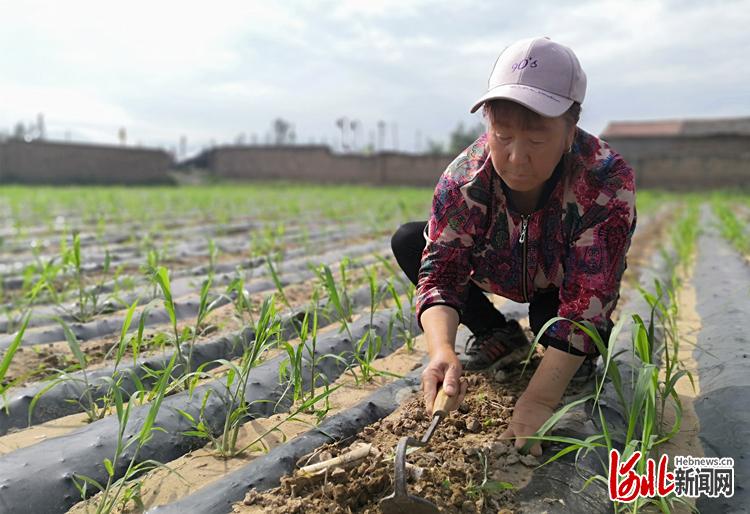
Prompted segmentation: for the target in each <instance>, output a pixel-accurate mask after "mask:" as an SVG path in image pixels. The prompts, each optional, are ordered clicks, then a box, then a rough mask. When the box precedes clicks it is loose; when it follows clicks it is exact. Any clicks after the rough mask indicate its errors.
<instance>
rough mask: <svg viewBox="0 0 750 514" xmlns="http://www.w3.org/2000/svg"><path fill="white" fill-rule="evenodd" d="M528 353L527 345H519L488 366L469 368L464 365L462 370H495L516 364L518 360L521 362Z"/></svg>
mask: <svg viewBox="0 0 750 514" xmlns="http://www.w3.org/2000/svg"><path fill="white" fill-rule="evenodd" d="M528 353H529V347H520V348H516V349H515V350H513V351H512V352H510V353H509V354H508V355H506V356H505V357H502V358H500V359H498V360H496V361H495V362H493V363H492V364H489V365H488V366H485V367H483V368H473V369H469V368H467V367H466V366H465V365H464V370H466V371H497V370H498V369H500V368H506V367H508V366H510V365H511V364H517V363H519V362H522V361H523V360H524V359H525V358H526V356H527V355H528Z"/></svg>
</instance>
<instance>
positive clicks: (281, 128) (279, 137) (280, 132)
mask: <svg viewBox="0 0 750 514" xmlns="http://www.w3.org/2000/svg"><path fill="white" fill-rule="evenodd" d="M272 125H273V135H274V143H275V144H277V145H283V144H286V142H287V136H288V134H289V129H290V128H291V124H290V123H289V122H288V121H286V120H284V119H282V118H276V119H275V120H273V124H272Z"/></svg>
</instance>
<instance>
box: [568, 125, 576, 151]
mask: <svg viewBox="0 0 750 514" xmlns="http://www.w3.org/2000/svg"><path fill="white" fill-rule="evenodd" d="M577 128H578V127H577V125H573V126H572V127H568V132H567V134H566V135H565V149H568V148H571V147H572V146H573V141H574V140H575V138H576V129H577Z"/></svg>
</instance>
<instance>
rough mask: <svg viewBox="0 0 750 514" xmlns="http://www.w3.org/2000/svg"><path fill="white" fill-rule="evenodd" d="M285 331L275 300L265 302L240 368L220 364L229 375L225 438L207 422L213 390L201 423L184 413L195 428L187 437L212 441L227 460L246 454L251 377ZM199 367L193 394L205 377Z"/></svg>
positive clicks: (223, 431) (227, 378)
mask: <svg viewBox="0 0 750 514" xmlns="http://www.w3.org/2000/svg"><path fill="white" fill-rule="evenodd" d="M280 331H281V322H280V321H279V319H278V317H277V315H276V309H275V307H274V304H273V298H272V297H268V298H266V299H265V300H264V302H263V304H262V306H261V309H260V314H259V316H258V323H257V324H256V325H255V338H254V340H253V342H252V343H251V344H250V345H249V346H248V347H247V348H246V349H245V352H244V353H243V355H242V358H241V360H240V363H239V365H238V364H236V363H234V362H231V361H227V360H225V359H220V360H218V361H215V362H216V363H219V364H222V365H224V366H226V367H227V368H228V369H229V371H228V372H227V377H226V384H227V391H228V396H227V398H228V400H227V404H226V407H227V416H226V418H225V420H224V426H223V430H222V432H221V434H219V435H218V436H215V435H214V433H213V432H212V430H211V428H210V426H211V423H210V422H208V421H207V420H206V419H205V418H204V414H203V413H204V409H205V406H206V402H207V401H208V399H209V395H210V394H211V391H210V390H209V391H208V392H207V393H206V395H205V396H204V397H203V402H202V407H201V411H200V416H199V419H195V417H194V416H192V415H191V414H189V413H187V412H184V411H180V412H181V414H182V415H183V416H184V417H185V418H186V419H187V420H188V421H190V423H191V424H192V425H193V427H194V429H193V430H191V431H188V432H186V435H192V436H196V437H201V438H204V439H208V440H210V441H211V443H212V445H213V447H214V449H215V450H216V451H217V453H219V454H220V455H221V456H223V457H233V456H235V455H237V454H239V453H241V452H242V451H243V450H238V448H237V439H238V437H239V431H240V428H241V427H242V424H243V422H244V421H245V420H246V419H247V415H248V408H249V405H248V403H247V402H246V401H245V389H246V387H247V381H248V378H249V376H250V371H251V370H252V369H253V368H255V367H256V366H257V365H258V363H259V362H260V360H261V357H262V355H263V354H264V353H265V351H266V350H267V349H268V348H270V347H271V346H273V345H275V344H276V341H277V339H278V338H279V334H280ZM205 366H206V364H204V365H203V366H201V367H199V369H198V372H197V373H195V374H193V380H192V381H191V386H190V391H191V394H192V391H193V389H194V387H195V385H196V383H197V382H196V379H197V377H198V376H199V375H200V373H202V371H203V369H204V367H205Z"/></svg>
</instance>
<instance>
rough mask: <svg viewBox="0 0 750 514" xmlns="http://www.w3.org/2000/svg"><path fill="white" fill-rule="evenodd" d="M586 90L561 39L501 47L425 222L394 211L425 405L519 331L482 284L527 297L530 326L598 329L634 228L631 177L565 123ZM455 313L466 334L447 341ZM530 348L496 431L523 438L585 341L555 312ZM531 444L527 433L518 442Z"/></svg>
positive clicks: (524, 346) (587, 346) (509, 358)
mask: <svg viewBox="0 0 750 514" xmlns="http://www.w3.org/2000/svg"><path fill="white" fill-rule="evenodd" d="M585 93H586V75H585V74H584V72H583V70H582V69H581V66H580V64H579V62H578V58H577V57H576V56H575V54H574V53H573V51H572V50H570V49H569V48H567V47H565V46H563V45H560V44H558V43H555V42H553V41H551V40H550V39H548V38H534V39H525V40H521V41H518V42H517V43H514V44H513V45H511V46H509V47H508V48H506V49H505V50H504V51H503V52H502V53H501V54H500V57H499V58H498V60H497V62H496V63H495V66H494V68H493V71H492V74H491V75H490V79H489V89H488V91H487V92H486V93H485V94H484V95H483V96H482V97H481V98H479V100H478V101H477V102H476V103H475V105H474V107H473V109H472V111H471V112H475V111H476V110H477V109H478V108H479V107H480V106H481V107H483V112H484V115H485V118H486V121H487V125H488V130H487V133H485V134H483V135H482V136H480V137H479V139H477V140H476V141H475V142H474V143H473V144H472V145H471V146H469V148H467V149H466V150H465V151H464V152H462V153H461V154H460V155H459V156H458V157H457V158H456V159H455V160H454V161H453V162H452V163H451V164H450V165H449V166H448V168H447V169H446V170H445V172H444V173H443V175H442V177H441V178H440V181H439V182H438V185H437V187H436V189H435V194H434V197H433V206H432V212H431V216H430V220H429V221H428V222H426V223H425V222H421V223H419V222H417V223H407V224H405V225H403V226H402V227H400V228H399V230H398V231H397V232H396V233H395V234H394V236H393V239H392V247H393V251H394V255H395V256H396V259H397V261H398V263H399V265H400V266H401V267H402V269H403V270H404V272H405V273H406V274H407V276H408V277H409V278H410V279H411V280H412V282H414V283H415V284H416V285H417V319H418V321H419V325H420V327H421V328H422V329H423V331H424V333H425V337H426V339H427V347H428V352H429V356H430V361H429V364H428V365H427V367H426V368H425V370H424V372H423V373H422V389H423V393H424V398H425V405H426V407H427V409H428V411H431V409H432V404H433V401H434V399H435V395H436V391H437V387H438V385H439V384H440V383H442V384H443V386H444V389H445V391H446V393H447V394H448V395H450V396H453V395H456V394H458V395H459V397H461V398H462V397H463V396H464V395H465V393H466V383H465V381H463V380H459V378H460V376H461V373H462V370H463V369H467V370H480V369H486V368H489V367H493V368H494V367H497V366H504V365H507V364H509V363H511V362H517V361H518V360H519V356H520V355H524V354H526V353H527V352H528V349H529V341H528V339H527V338H526V336H525V335H524V333H523V331H522V330H521V328H520V327H519V325H518V323H517V322H516V321H508V320H506V319H505V317H504V316H503V315H502V314H501V313H500V312H498V311H497V310H496V309H495V308H494V307H493V305H492V304H491V302H490V301H489V299H488V298H487V297H486V296H485V295H484V292H485V291H486V292H490V293H494V294H497V295H500V296H504V297H507V298H510V299H511V300H514V301H516V302H525V303H529V321H530V325H531V329H532V331H533V332H534V333H537V334H538V333H539V331H540V329H541V328H542V326H543V325H544V324H545V323H546V322H547V321H548V320H549V319H551V318H553V317H555V316H561V317H565V318H568V319H571V320H575V321H578V322H581V321H587V322H590V323H592V324H594V326H596V327H597V330H598V331H599V332H600V334H602V336H603V337H604V338H605V341H606V340H607V339H606V338H607V337H608V334H609V332H610V331H611V327H612V321H611V319H610V316H611V313H612V311H613V309H614V308H615V305H616V304H617V300H618V298H619V289H620V280H621V278H622V274H623V272H624V270H625V267H626V262H625V254H626V252H627V250H628V248H629V246H630V240H631V237H632V234H633V231H634V230H635V223H636V211H635V181H634V175H633V171H632V169H631V168H630V166H628V164H627V163H625V161H624V160H623V159H622V158H621V157H620V156H619V155H618V154H617V153H615V152H613V151H612V150H611V149H610V148H609V147H608V145H607V144H606V143H605V142H603V141H601V140H599V139H598V138H596V137H595V136H593V135H591V134H588V133H586V132H584V131H583V130H581V129H580V128H578V127H577V126H576V125H577V123H578V118H579V115H580V111H581V103H582V102H583V98H584V96H585ZM459 322H461V323H463V324H465V325H466V326H467V327H468V328H469V329H470V330H471V331H472V333H473V341H472V342H471V344H469V345H467V347H468V348H467V351H466V355H465V357H466V358H465V360H464V361H463V362H461V361H460V360H459V358H458V356H457V355H456V353H455V350H454V346H455V338H456V330H457V327H458V324H459ZM540 342H541V343H542V344H543V345H544V347H545V351H544V357H543V358H542V361H541V363H540V365H539V367H538V368H537V370H536V372H535V373H534V375H533V376H532V378H531V380H530V382H529V385H528V386H527V388H526V390H525V391H524V393H523V394H522V395H521V396H520V397H519V398H518V401H517V402H516V405H515V408H514V411H513V417H512V420H511V421H510V424H509V426H508V429H507V430H506V432H505V433H504V434H503V437H508V438H510V437H515V438H516V446H517V447H519V448H520V447H522V446H523V445H524V444H525V439H524V438H525V437H527V436H529V435H532V434H533V433H534V432H536V431H537V430H538V428H539V427H540V426H541V425H542V424H543V423H544V422H545V421H546V420H547V419H548V418H549V417H550V416H551V415H552V413H553V411H554V409H556V407H557V405H558V403H559V401H560V399H561V398H562V395H563V393H564V391H565V389H566V387H567V386H568V384H569V382H570V381H571V379H572V378H573V377H574V375H575V374H576V372H577V371H578V370H579V368H581V367H582V366H581V365H582V363H584V362H586V365H585V367H586V370H585V371H584V372H583V375H584V377H586V376H588V375H589V370H590V369H591V368H592V363H593V361H594V359H595V358H596V357H597V355H598V351H597V349H596V347H595V345H594V343H593V341H592V340H591V339H590V338H589V337H588V336H586V335H585V334H584V333H583V332H582V331H580V330H579V329H577V328H575V327H574V326H573V324H572V323H570V322H568V321H558V322H556V323H554V324H552V325H551V326H550V327H549V328H548V329H547V330H546V331H545V333H544V334H543V335H542V336H541V338H540ZM531 452H532V454H534V455H541V446H540V445H539V444H538V443H537V444H534V445H533V446H532V448H531Z"/></svg>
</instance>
